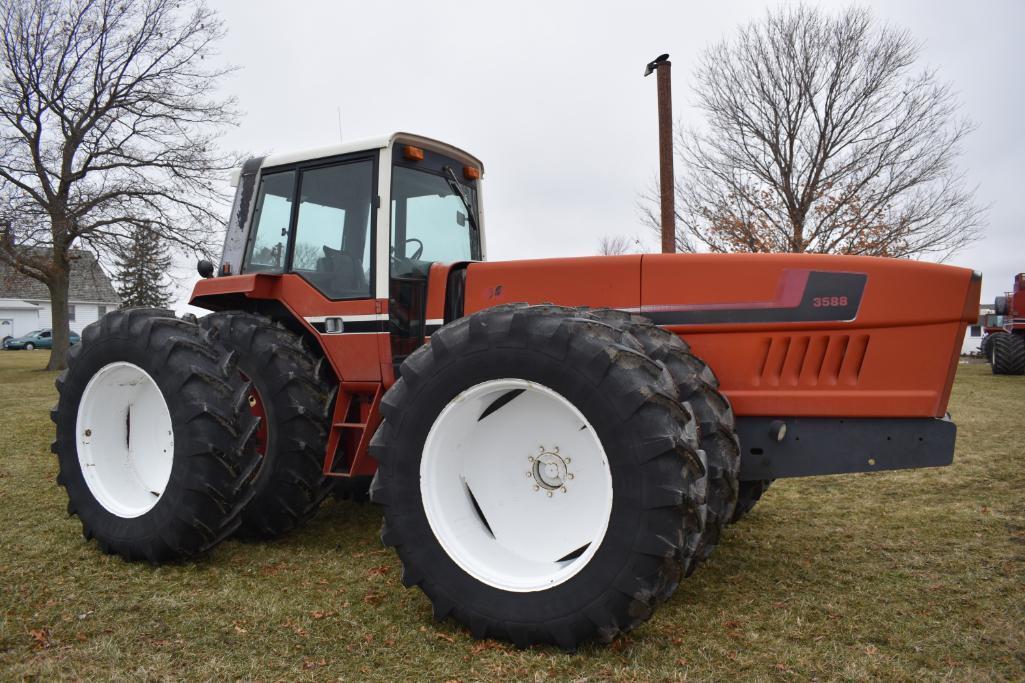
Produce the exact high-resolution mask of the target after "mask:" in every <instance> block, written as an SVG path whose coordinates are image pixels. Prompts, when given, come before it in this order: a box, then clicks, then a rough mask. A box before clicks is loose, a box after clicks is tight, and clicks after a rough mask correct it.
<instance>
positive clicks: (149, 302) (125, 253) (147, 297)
mask: <svg viewBox="0 0 1025 683" xmlns="http://www.w3.org/2000/svg"><path fill="white" fill-rule="evenodd" d="M115 267H116V274H115V277H116V278H117V282H118V293H119V294H120V295H121V306H122V308H134V307H138V306H143V307H148V308H164V307H166V306H167V304H168V302H169V301H170V300H171V285H170V283H169V282H168V280H167V273H168V271H169V270H170V268H171V254H170V251H169V250H168V247H167V244H166V242H165V241H164V240H162V239H160V237H159V236H158V235H155V234H154V233H152V232H151V231H150V230H148V229H146V228H145V227H144V226H141V225H140V226H136V227H135V228H133V229H132V232H131V235H130V236H129V240H128V242H127V244H125V245H124V247H123V248H121V249H119V250H118V255H117V261H116V263H115Z"/></svg>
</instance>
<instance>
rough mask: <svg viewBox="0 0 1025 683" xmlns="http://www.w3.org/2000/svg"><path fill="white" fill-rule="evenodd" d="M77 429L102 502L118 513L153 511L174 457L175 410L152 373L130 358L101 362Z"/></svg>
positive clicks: (86, 474)
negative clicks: (172, 425)
mask: <svg viewBox="0 0 1025 683" xmlns="http://www.w3.org/2000/svg"><path fill="white" fill-rule="evenodd" d="M76 430H77V442H78V443H77V446H78V464H79V466H80V467H81V468H82V477H83V478H84V479H85V483H86V485H87V486H88V487H89V491H91V492H92V494H93V497H94V498H96V500H97V501H98V502H99V503H100V505H102V506H103V507H104V508H105V509H106V510H107V511H108V512H110V513H112V514H114V515H117V516H118V517H125V518H131V517H139V516H140V515H143V514H145V513H147V512H149V511H150V510H151V509H152V508H153V506H154V505H156V504H157V501H159V500H160V496H161V495H163V493H164V489H165V488H166V487H167V482H168V481H169V480H170V478H171V465H172V464H173V462H174V432H173V429H172V427H171V414H170V412H169V411H168V409H167V402H166V401H165V400H164V395H163V394H162V393H161V391H160V388H159V387H157V384H156V382H154V381H153V378H152V377H150V375H149V373H147V372H146V371H145V370H143V369H142V368H140V367H139V366H137V365H133V364H132V363H124V362H118V363H111V364H109V365H105V366H104V367H103V368H101V369H100V371H99V372H97V373H96V374H95V375H93V377H92V379H90V380H89V384H87V385H86V387H85V391H84V392H83V393H82V400H81V402H80V403H79V405H78V418H77V421H76Z"/></svg>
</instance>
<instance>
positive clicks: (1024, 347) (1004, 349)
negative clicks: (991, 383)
mask: <svg viewBox="0 0 1025 683" xmlns="http://www.w3.org/2000/svg"><path fill="white" fill-rule="evenodd" d="M990 364H991V365H992V367H993V374H994V375H1021V374H1025V335H1021V334H1014V333H1004V334H997V335H994V337H993V342H992V344H991V345H990Z"/></svg>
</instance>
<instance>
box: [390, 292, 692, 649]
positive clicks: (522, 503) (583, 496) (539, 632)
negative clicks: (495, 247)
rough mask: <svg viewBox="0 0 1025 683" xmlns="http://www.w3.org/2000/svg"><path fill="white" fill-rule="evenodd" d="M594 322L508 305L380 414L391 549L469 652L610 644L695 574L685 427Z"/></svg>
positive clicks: (440, 349)
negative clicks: (458, 626) (464, 638)
mask: <svg viewBox="0 0 1025 683" xmlns="http://www.w3.org/2000/svg"><path fill="white" fill-rule="evenodd" d="M586 316H587V314H586V312H584V311H581V310H578V309H567V308H562V307H557V306H526V305H506V306H498V307H495V308H491V309H487V310H484V311H481V312H478V313H475V314H473V315H470V316H468V317H466V318H462V319H460V320H457V321H455V322H453V323H450V324H449V325H446V326H445V327H443V328H441V329H440V330H439V331H438V332H436V333H435V334H434V335H432V337H431V342H430V344H429V345H426V346H424V347H422V348H420V349H418V350H417V351H416V352H415V353H413V354H411V355H410V356H409V357H408V358H407V359H406V361H405V362H404V363H403V365H402V370H401V375H402V378H401V379H400V380H399V381H398V382H396V383H395V385H393V386H392V388H391V389H390V390H389V391H388V393H387V394H386V395H385V397H384V399H383V402H382V408H381V410H382V413H383V416H384V418H385V419H384V422H383V423H382V425H381V427H380V428H379V429H378V431H377V433H376V434H375V436H374V439H373V441H372V442H371V446H370V449H371V454H372V455H373V456H374V457H375V458H376V459H377V461H378V463H379V467H378V471H377V475H376V477H375V479H374V483H373V485H372V486H371V489H370V495H371V499H372V500H373V501H374V502H375V503H378V504H380V505H382V506H383V507H384V524H383V527H382V531H381V540H382V541H383V542H384V543H385V544H386V545H389V546H393V547H395V549H396V550H397V551H398V554H399V557H400V559H401V561H402V565H403V573H402V582H403V584H405V585H406V586H407V587H409V586H414V585H416V586H419V587H420V588H421V589H422V590H423V591H424V593H425V594H426V595H427V596H428V598H429V599H430V601H431V603H432V604H433V607H434V616H435V618H436V619H438V620H442V619H445V618H447V617H449V616H452V617H454V618H455V619H456V620H457V621H459V622H461V623H462V624H464V625H466V626H468V627H469V629H470V632H471V633H472V635H473V636H474V637H476V638H499V639H504V640H509V641H511V642H513V643H514V644H516V645H517V646H520V647H527V646H529V645H531V644H534V643H551V644H555V645H558V646H559V647H561V648H563V649H565V650H570V651H572V650H574V649H576V647H577V646H578V645H579V644H580V643H582V642H584V641H587V640H589V639H591V638H595V637H597V638H600V639H602V640H604V641H606V642H608V641H611V640H612V639H614V638H615V637H616V636H617V635H619V634H620V633H624V632H626V631H629V630H631V629H633V628H635V627H636V626H637V625H639V624H641V623H642V622H644V621H646V620H647V619H648V618H649V617H650V616H651V615H652V612H653V610H654V609H655V607H656V606H657V605H658V604H659V603H661V602H662V601H664V600H666V599H668V597H669V596H670V595H671V594H672V592H673V591H674V590H675V588H676V586H677V585H678V583H679V581H680V579H681V577H682V576H683V571H684V565H685V563H686V564H689V563H690V562H691V561H692V560H693V559H694V558H692V557H689V556H688V553H691V554H692V553H694V552H695V548H696V539H697V538H698V536H699V535H700V534H701V530H702V526H703V520H702V519H701V509H702V508H703V507H704V504H705V500H704V498H705V467H704V463H703V462H702V459H701V457H702V453H701V451H700V449H699V447H698V442H697V429H696V424H695V420H694V417H693V414H692V413H690V411H689V410H687V409H686V408H685V407H684V406H682V405H681V404H680V402H679V401H678V400H677V398H676V396H675V388H674V387H673V386H672V383H671V381H670V380H669V378H668V375H667V373H666V372H665V370H664V368H663V367H661V366H660V365H659V364H657V363H655V362H654V361H652V360H651V359H650V358H649V357H647V356H646V355H645V354H644V353H643V351H642V347H641V345H640V344H639V343H638V342H637V341H636V340H635V339H634V338H633V337H632V336H631V335H629V334H628V333H626V332H623V331H622V330H618V329H616V328H614V327H612V326H610V325H606V324H603V323H601V322H598V321H596V320H594V319H593V318H588V317H586ZM560 446H561V449H562V450H561V452H560ZM570 456H572V457H570ZM471 486H472V487H473V488H472V490H471Z"/></svg>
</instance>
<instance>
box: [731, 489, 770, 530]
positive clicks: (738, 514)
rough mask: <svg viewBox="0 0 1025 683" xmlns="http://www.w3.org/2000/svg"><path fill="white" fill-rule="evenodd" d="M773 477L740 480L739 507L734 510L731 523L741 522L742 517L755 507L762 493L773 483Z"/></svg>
mask: <svg viewBox="0 0 1025 683" xmlns="http://www.w3.org/2000/svg"><path fill="white" fill-rule="evenodd" d="M773 481H775V480H773V479H755V480H752V481H742V482H740V495H739V496H738V498H737V508H736V510H734V512H733V519H731V520H730V524H734V523H736V522H739V521H740V520H741V519H743V518H744V517H746V516H747V514H748V513H749V512H751V510H752V509H753V508H754V506H755V503H757V502H758V501H759V500H760V499H761V497H762V495H763V494H764V493H765V492H766V491H767V490H768V488H769V486H771V485H772V482H773Z"/></svg>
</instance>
